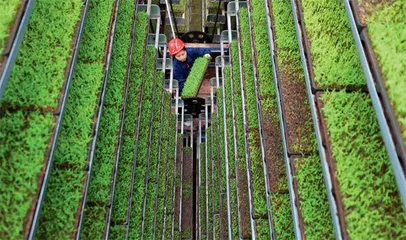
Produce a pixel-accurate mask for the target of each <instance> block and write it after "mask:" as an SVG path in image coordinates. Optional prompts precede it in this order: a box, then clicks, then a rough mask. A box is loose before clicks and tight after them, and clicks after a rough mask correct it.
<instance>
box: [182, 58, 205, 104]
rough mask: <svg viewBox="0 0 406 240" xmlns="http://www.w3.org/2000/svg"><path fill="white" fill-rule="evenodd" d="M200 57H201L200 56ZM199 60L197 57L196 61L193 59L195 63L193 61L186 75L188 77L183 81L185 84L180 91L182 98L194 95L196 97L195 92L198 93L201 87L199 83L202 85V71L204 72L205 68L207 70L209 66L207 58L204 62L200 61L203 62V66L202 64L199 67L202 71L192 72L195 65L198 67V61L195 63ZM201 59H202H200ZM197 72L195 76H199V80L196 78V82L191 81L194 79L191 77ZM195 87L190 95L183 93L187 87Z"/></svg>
mask: <svg viewBox="0 0 406 240" xmlns="http://www.w3.org/2000/svg"><path fill="white" fill-rule="evenodd" d="M200 59H201V58H200ZM198 61H199V58H198V59H196V61H195V63H194V65H193V67H192V69H191V70H190V74H189V76H188V78H187V79H186V82H185V86H184V88H183V92H182V98H183V99H188V98H194V97H196V96H197V94H198V93H199V89H200V87H201V85H202V82H203V78H204V73H205V72H206V70H207V67H208V66H209V60H207V59H206V60H204V61H205V62H204V63H202V64H204V66H203V68H202V69H201V70H202V71H201V72H194V70H195V69H196V68H197V67H199V66H200V65H197V64H199V63H197V62H198ZM201 61H202V60H201ZM192 74H195V75H192ZM197 74H199V75H200V76H197V77H199V81H198V82H197V81H196V80H195V81H196V82H192V81H193V80H194V79H193V77H196V75H197ZM188 87H189V88H195V89H194V92H193V93H191V94H190V95H186V96H185V95H184V93H185V90H187V88H188Z"/></svg>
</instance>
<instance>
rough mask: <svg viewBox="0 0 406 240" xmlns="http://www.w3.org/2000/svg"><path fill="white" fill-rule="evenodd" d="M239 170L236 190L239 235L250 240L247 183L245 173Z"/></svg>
mask: <svg viewBox="0 0 406 240" xmlns="http://www.w3.org/2000/svg"><path fill="white" fill-rule="evenodd" d="M243 169H244V168H242V167H241V168H240V169H239V170H238V183H237V184H238V190H239V196H238V198H239V202H240V209H239V211H240V223H241V235H242V237H243V238H248V239H250V238H251V217H250V210H249V205H248V204H249V200H248V182H247V172H246V171H244V170H243Z"/></svg>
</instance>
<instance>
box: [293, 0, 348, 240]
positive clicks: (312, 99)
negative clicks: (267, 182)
mask: <svg viewBox="0 0 406 240" xmlns="http://www.w3.org/2000/svg"><path fill="white" fill-rule="evenodd" d="M291 4H292V12H293V17H294V22H295V28H296V34H297V39H298V42H299V49H300V56H301V61H302V65H303V71H304V76H305V80H306V90H307V96H308V100H309V104H310V109H311V113H312V119H313V126H314V129H315V133H316V139H317V145H318V150H319V156H320V161H321V164H322V167H323V175H324V182H325V184H326V189H327V196H328V200H329V204H330V213H331V217H332V220H333V225H334V230H335V234H336V238H337V239H343V236H342V233H341V228H342V226H341V225H340V221H339V218H338V210H337V203H336V199H335V197H334V195H333V190H332V177H333V176H331V174H330V172H329V166H328V163H327V160H326V151H325V149H324V146H323V143H322V137H321V133H320V125H319V120H318V117H317V110H316V106H315V98H316V97H315V96H314V95H313V93H312V87H311V83H310V76H309V71H308V66H307V59H306V55H305V52H304V46H303V41H304V39H303V36H302V29H301V27H300V24H299V20H298V8H297V6H296V0H291Z"/></svg>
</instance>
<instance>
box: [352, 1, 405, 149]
mask: <svg viewBox="0 0 406 240" xmlns="http://www.w3.org/2000/svg"><path fill="white" fill-rule="evenodd" d="M358 2H360V3H362V5H363V6H365V8H366V11H365V13H366V15H367V16H366V21H367V24H368V33H369V37H370V38H371V41H372V46H373V49H374V51H375V54H376V57H377V60H378V62H379V65H380V67H381V72H382V76H383V79H384V81H385V87H386V91H387V93H388V96H389V99H390V101H391V103H392V107H393V109H394V111H395V115H396V117H397V120H398V123H399V124H400V126H401V129H402V136H403V143H404V144H406V131H405V129H406V127H405V125H406V106H405V102H406V99H405V95H404V94H403V91H402V89H405V88H406V85H405V84H406V82H405V81H404V80H403V77H402V76H403V74H402V72H403V70H404V69H405V68H406V61H405V58H404V57H402V56H403V55H402V54H404V53H405V50H404V44H403V41H404V39H405V38H406V36H405V31H404V26H405V24H406V22H405V18H404V17H403V16H404V15H405V8H406V3H405V2H404V1H393V3H385V2H383V3H379V2H377V3H374V2H372V1H366V0H363V1H358Z"/></svg>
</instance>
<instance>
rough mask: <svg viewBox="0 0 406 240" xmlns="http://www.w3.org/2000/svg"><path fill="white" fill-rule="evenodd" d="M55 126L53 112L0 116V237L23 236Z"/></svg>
mask: <svg viewBox="0 0 406 240" xmlns="http://www.w3.org/2000/svg"><path fill="white" fill-rule="evenodd" d="M53 126H54V121H53V115H52V114H41V113H39V112H37V111H36V112H31V113H27V112H25V113H24V112H22V111H17V112H13V113H12V112H8V111H6V112H4V113H2V114H1V117H0V145H1V148H0V165H1V167H0V176H1V180H0V192H1V194H0V203H1V206H2V210H1V215H2V217H1V218H0V219H1V220H0V226H1V227H0V238H3V239H21V238H23V237H24V235H23V234H24V232H23V231H24V229H23V226H24V221H25V218H26V216H27V214H28V213H29V211H30V208H31V205H32V204H33V203H34V202H33V201H35V200H34V198H36V197H35V193H36V191H37V189H38V185H39V184H38V178H39V177H40V178H41V179H42V174H41V173H42V172H43V171H42V168H43V167H44V164H45V161H44V156H46V151H47V149H48V145H49V141H50V136H51V132H52V129H53Z"/></svg>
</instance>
